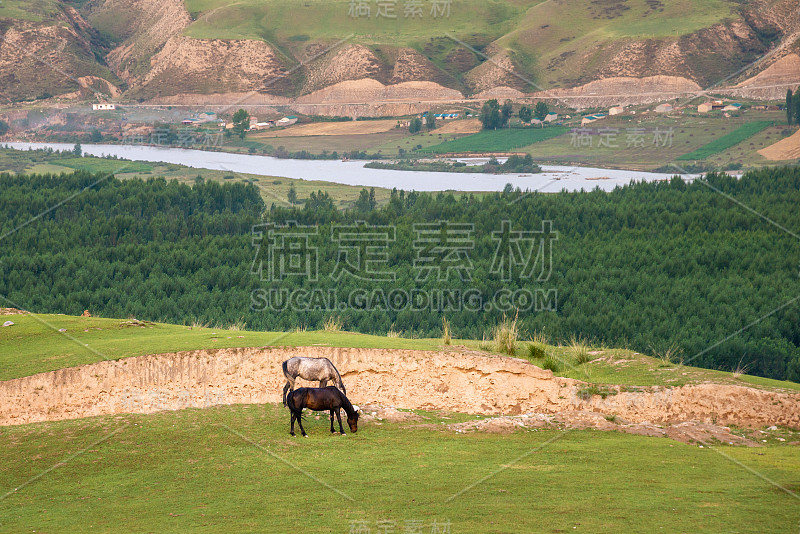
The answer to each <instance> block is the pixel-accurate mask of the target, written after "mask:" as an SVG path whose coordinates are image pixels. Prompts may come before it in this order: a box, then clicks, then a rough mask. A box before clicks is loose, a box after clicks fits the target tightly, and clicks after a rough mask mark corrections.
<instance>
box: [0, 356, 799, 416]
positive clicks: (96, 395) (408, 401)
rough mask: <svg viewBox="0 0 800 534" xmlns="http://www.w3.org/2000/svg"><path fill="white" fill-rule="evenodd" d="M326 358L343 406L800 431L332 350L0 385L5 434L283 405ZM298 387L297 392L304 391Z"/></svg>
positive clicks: (465, 362)
mask: <svg viewBox="0 0 800 534" xmlns="http://www.w3.org/2000/svg"><path fill="white" fill-rule="evenodd" d="M292 356H313V357H327V358H329V359H330V360H331V361H332V362H333V363H334V364H335V365H336V366H337V368H338V369H339V371H340V372H341V374H342V378H343V380H344V382H345V385H346V386H347V393H348V396H349V397H350V399H351V400H352V401H353V402H355V403H356V404H366V403H370V402H374V403H381V404H387V405H391V406H395V407H397V408H409V409H434V410H448V411H458V412H467V413H476V414H492V415H501V414H505V415H518V414H523V413H540V414H560V413H564V412H591V413H597V414H601V415H614V416H616V417H620V418H622V419H624V420H625V421H628V422H629V423H644V422H649V423H657V422H661V423H675V422H681V421H689V420H694V421H699V422H706V423H711V422H713V423H716V424H735V425H740V426H765V425H786V426H790V427H794V428H798V427H800V394H791V393H781V392H773V391H765V390H760V389H754V388H749V387H742V386H729V385H714V384H701V385H695V386H685V387H678V388H663V387H653V388H647V390H646V391H620V390H615V393H616V394H611V395H609V396H607V397H606V398H605V399H603V398H601V397H600V396H599V395H595V396H587V395H583V394H581V392H582V391H584V390H585V384H584V383H582V382H580V381H576V380H571V379H566V378H559V377H554V376H553V374H552V373H551V372H550V371H545V370H542V369H540V368H538V367H535V366H533V365H531V364H529V363H528V362H526V361H523V360H519V359H515V358H501V357H491V356H485V355H482V354H479V353H472V352H469V351H458V350H453V351H449V352H425V351H412V350H380V349H353V348H328V347H296V348H276V347H268V348H244V349H221V350H207V351H193V352H182V353H176V354H162V355H150V356H141V357H136V358H128V359H123V360H119V361H109V362H101V363H96V364H92V365H86V366H82V367H76V368H69V369H62V370H59V371H54V372H50V373H43V374H39V375H35V376H30V377H25V378H20V379H16V380H9V381H6V382H0V425H12V424H22V423H31V422H36V421H47V420H58V419H71V418H79V417H88V416H95V415H103V414H114V413H123V412H141V413H149V412H154V411H159V410H165V409H167V410H172V409H180V408H185V407H189V406H208V405H215V404H237V403H265V402H280V399H281V390H282V387H283V385H284V383H285V379H284V377H283V373H282V372H281V367H280V364H281V362H282V361H284V360H285V359H287V358H290V357H292ZM301 384H302V382H301Z"/></svg>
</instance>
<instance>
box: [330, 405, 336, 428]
mask: <svg viewBox="0 0 800 534" xmlns="http://www.w3.org/2000/svg"><path fill="white" fill-rule="evenodd" d="M334 432H336V431H335V430H334V429H333V410H331V434H333V433H334Z"/></svg>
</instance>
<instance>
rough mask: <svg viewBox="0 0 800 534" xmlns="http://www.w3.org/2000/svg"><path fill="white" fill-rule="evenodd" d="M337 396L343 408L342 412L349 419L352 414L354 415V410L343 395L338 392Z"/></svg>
mask: <svg viewBox="0 0 800 534" xmlns="http://www.w3.org/2000/svg"><path fill="white" fill-rule="evenodd" d="M339 395H341V397H342V408H344V411H345V412H347V416H348V417H350V416H351V415H353V413H355V411H356V410H355V408H353V404H352V403H351V402H350V399H348V398H347V396H346V395H345V394H344V393H342V392H341V391H340V392H339Z"/></svg>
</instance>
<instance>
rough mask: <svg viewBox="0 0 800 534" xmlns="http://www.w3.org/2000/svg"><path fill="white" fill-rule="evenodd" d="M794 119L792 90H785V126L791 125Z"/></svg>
mask: <svg viewBox="0 0 800 534" xmlns="http://www.w3.org/2000/svg"><path fill="white" fill-rule="evenodd" d="M793 118H794V105H793V103H792V90H791V89H787V90H786V124H788V125H789V126H791V125H792V123H793V122H794V121H793V120H792V119H793Z"/></svg>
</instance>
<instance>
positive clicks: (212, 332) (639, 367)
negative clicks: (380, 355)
mask: <svg viewBox="0 0 800 534" xmlns="http://www.w3.org/2000/svg"><path fill="white" fill-rule="evenodd" d="M0 317H3V321H5V320H12V321H13V322H14V323H15V324H14V326H12V327H7V328H0V380H10V379H13V378H19V377H23V376H29V375H33V374H36V373H42V372H46V371H53V370H56V369H62V368H65V367H74V366H78V365H85V364H90V363H95V362H99V361H103V360H116V359H120V358H128V357H132V356H141V355H145V354H159V353H167V352H177V351H186V350H199V349H221V348H230V347H262V346H283V347H298V346H329V347H355V348H383V349H412V350H430V351H437V350H449V349H451V348H455V350H459V349H468V350H479V351H484V352H486V353H487V354H500V355H507V354H508V351H505V352H500V351H499V350H498V347H497V346H496V345H495V344H494V342H492V341H491V340H482V341H477V340H467V339H454V340H452V344H451V345H450V346H447V345H444V344H443V342H442V340H441V339H439V338H427V339H409V338H403V337H395V336H391V337H390V336H373V335H366V334H358V333H353V332H341V331H324V330H308V331H305V330H302V331H294V332H253V331H248V330H240V329H238V328H237V327H235V326H234V327H233V328H230V327H220V328H217V327H210V326H202V325H194V326H185V325H172V324H164V323H152V322H147V321H138V320H136V319H105V318H99V317H73V316H68V315H47V314H36V315H12V316H0ZM62 330H63V331H62ZM541 341H542V340H541V339H540V340H539V341H537V342H531V341H522V340H521V341H519V342H518V343H517V344H516V349H515V351H514V356H516V357H521V358H525V359H527V360H529V361H530V362H531V363H533V364H534V365H537V366H539V367H544V368H550V369H551V370H553V372H554V373H555V374H556V375H559V376H566V377H569V378H576V379H579V380H584V381H587V382H592V383H595V384H622V385H630V386H654V385H667V386H681V385H685V384H695V383H701V382H714V383H721V384H740V385H751V386H756V387H766V388H774V389H788V390H793V391H800V384H798V383H795V382H788V381H779V380H771V379H768V378H762V377H757V376H750V375H747V374H744V373H742V374H741V375H737V376H736V377H734V375H732V374H731V373H727V372H723V371H714V370H709V369H701V368H699V367H691V366H688V365H682V364H681V362H680V360H679V359H677V358H672V359H671V358H670V355H669V354H661V355H656V356H654V357H651V356H646V355H643V354H639V353H637V352H634V351H631V350H627V349H612V348H608V347H592V346H590V345H589V344H588V343H586V342H585V341H582V340H572V341H571V342H567V343H563V344H559V345H555V344H547V343H542V342H541ZM532 347H538V348H540V349H541V351H537V350H532Z"/></svg>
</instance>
